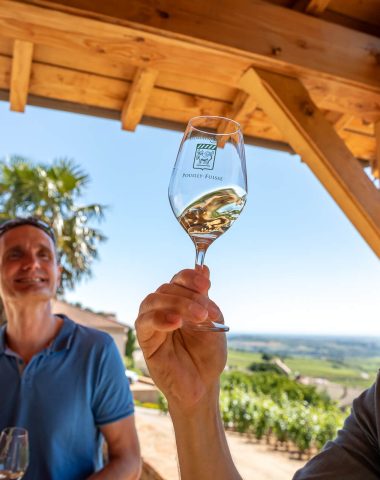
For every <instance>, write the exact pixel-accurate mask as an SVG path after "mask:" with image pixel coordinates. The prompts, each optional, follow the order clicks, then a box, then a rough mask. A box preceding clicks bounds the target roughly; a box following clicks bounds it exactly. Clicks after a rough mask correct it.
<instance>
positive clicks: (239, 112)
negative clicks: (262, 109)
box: [218, 90, 257, 133]
mask: <svg viewBox="0 0 380 480" xmlns="http://www.w3.org/2000/svg"><path fill="white" fill-rule="evenodd" d="M256 107H257V101H256V100H255V99H254V98H252V97H251V96H250V95H248V94H247V93H246V92H244V91H243V90H239V92H238V93H237V95H236V97H235V99H234V102H233V104H232V106H231V107H229V108H228V109H227V111H226V113H225V116H226V117H228V118H231V119H232V120H235V121H236V122H238V123H240V126H241V128H242V130H244V127H245V126H246V125H247V123H248V120H249V116H250V115H252V114H253V112H254V111H255V109H256ZM218 133H224V131H223V123H222V124H221V126H220V127H219V128H218Z"/></svg>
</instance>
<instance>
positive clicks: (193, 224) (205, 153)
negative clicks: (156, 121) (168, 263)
mask: <svg viewBox="0 0 380 480" xmlns="http://www.w3.org/2000/svg"><path fill="white" fill-rule="evenodd" d="M247 191H248V190H247V172H246V165H245V152H244V142H243V135H242V132H241V130H240V125H239V124H238V123H237V122H235V121H234V120H230V119H229V118H225V117H217V116H200V117H194V118H192V119H191V120H190V121H189V123H188V125H187V127H186V130H185V133H184V136H183V139H182V142H181V145H180V148H179V151H178V155H177V159H176V162H175V165H174V168H173V172H172V175H171V179H170V184H169V202H170V205H171V207H172V210H173V213H174V215H175V216H176V218H177V220H178V221H179V223H180V224H181V225H182V227H183V228H184V229H185V230H186V232H187V233H188V234H189V236H190V238H191V240H192V241H193V243H194V245H195V251H196V257H195V268H202V267H203V262H204V259H205V254H206V251H207V249H208V247H209V246H210V245H211V243H212V242H213V241H214V240H216V239H217V238H218V237H220V235H222V234H223V233H224V232H225V231H226V230H228V229H229V227H230V226H231V225H232V223H233V222H234V221H235V220H236V219H237V218H238V216H239V214H240V212H241V211H242V210H243V207H244V205H245V202H246V197H247ZM185 326H186V327H187V328H191V329H195V330H200V331H213V332H226V331H228V330H229V328H228V327H227V326H226V325H223V324H221V323H217V322H212V321H211V320H209V319H206V320H205V321H204V322H203V323H199V324H191V325H185Z"/></svg>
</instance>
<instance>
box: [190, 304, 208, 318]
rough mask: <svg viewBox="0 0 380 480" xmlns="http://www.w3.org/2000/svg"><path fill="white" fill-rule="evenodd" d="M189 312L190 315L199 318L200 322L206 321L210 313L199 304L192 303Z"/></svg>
mask: <svg viewBox="0 0 380 480" xmlns="http://www.w3.org/2000/svg"><path fill="white" fill-rule="evenodd" d="M189 311H190V313H192V314H193V315H195V316H196V317H198V318H199V319H200V320H204V319H206V318H207V316H208V311H207V310H206V309H205V308H203V307H202V306H201V305H199V304H198V303H191V304H190V305H189Z"/></svg>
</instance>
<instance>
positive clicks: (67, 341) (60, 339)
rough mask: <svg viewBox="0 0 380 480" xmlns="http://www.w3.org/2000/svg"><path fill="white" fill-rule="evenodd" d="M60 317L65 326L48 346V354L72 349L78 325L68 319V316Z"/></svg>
mask: <svg viewBox="0 0 380 480" xmlns="http://www.w3.org/2000/svg"><path fill="white" fill-rule="evenodd" d="M58 317H61V318H62V320H63V324H62V327H61V329H60V330H59V332H58V335H57V336H56V337H55V338H54V339H53V341H52V342H51V344H50V345H49V346H48V348H47V351H48V352H60V351H61V350H68V349H69V348H70V347H71V344H72V341H73V337H74V334H75V330H76V328H77V325H76V323H75V322H73V321H72V320H70V319H69V318H68V317H66V315H61V314H58Z"/></svg>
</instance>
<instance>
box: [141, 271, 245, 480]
mask: <svg viewBox="0 0 380 480" xmlns="http://www.w3.org/2000/svg"><path fill="white" fill-rule="evenodd" d="M208 276H209V274H208V270H207V268H204V269H203V270H183V271H182V272H180V273H179V274H177V275H176V276H175V277H174V278H173V280H172V281H171V282H170V284H165V285H162V286H161V287H160V288H159V289H158V290H157V291H156V292H155V293H153V294H151V295H148V297H147V298H146V299H145V300H144V301H143V302H142V304H141V307H140V311H139V316H138V318H137V320H136V332H137V337H138V340H139V344H140V347H141V349H142V351H143V353H144V357H145V360H146V362H147V366H148V368H149V372H150V374H151V376H152V378H153V380H154V381H155V383H156V385H157V386H158V388H160V390H161V391H162V392H163V393H164V395H165V396H166V398H167V400H168V405H169V411H170V414H171V418H172V421H173V424H174V431H175V436H176V442H177V449H178V460H179V467H180V472H181V479H182V480H194V479H197V480H210V479H213V478H217V479H218V480H241V476H240V475H239V473H238V471H237V470H236V467H235V465H234V463H233V461H232V458H231V455H230V452H229V449H228V445H227V441H226V436H225V432H224V428H223V424H222V421H221V418H220V412H219V378H220V374H221V372H222V371H223V369H224V366H225V364H226V358H227V348H226V338H225V335H224V334H222V333H215V332H199V331H194V330H190V329H188V328H186V325H188V324H189V323H191V322H201V321H203V320H204V319H205V318H206V317H207V316H208V317H209V318H210V319H211V320H215V321H218V322H221V323H223V317H222V315H221V312H220V310H219V308H218V307H217V306H216V305H215V304H214V303H213V302H212V301H211V300H209V298H208V296H207V294H208V290H209V288H210V282H209V278H208ZM182 327H183V328H182Z"/></svg>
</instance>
